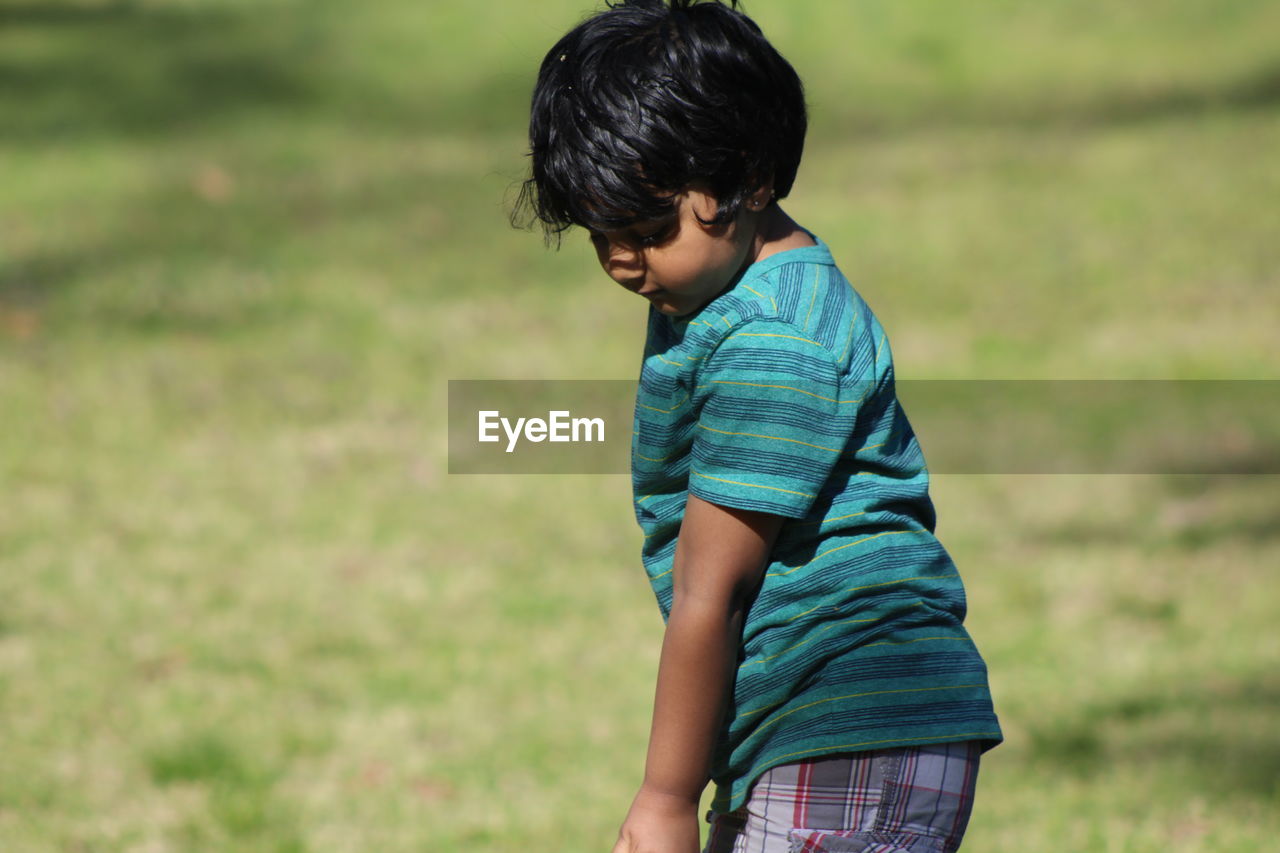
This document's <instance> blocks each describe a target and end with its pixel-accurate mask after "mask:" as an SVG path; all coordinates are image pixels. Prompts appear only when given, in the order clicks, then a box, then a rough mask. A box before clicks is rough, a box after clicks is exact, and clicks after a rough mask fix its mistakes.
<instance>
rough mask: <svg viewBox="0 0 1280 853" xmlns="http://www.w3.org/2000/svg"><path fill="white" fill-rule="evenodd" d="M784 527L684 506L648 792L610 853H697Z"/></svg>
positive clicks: (711, 507)
mask: <svg viewBox="0 0 1280 853" xmlns="http://www.w3.org/2000/svg"><path fill="white" fill-rule="evenodd" d="M783 521H784V519H783V518H782V517H781V516H777V515H769V514H767V513H760V512H748V511H746V510H738V509H729V508H726V507H722V506H718V505H716V504H712V503H707V502H706V501H704V500H701V499H700V498H697V497H695V496H693V495H690V496H689V499H688V503H687V504H686V506H685V514H684V521H683V523H682V525H681V527H680V538H679V540H678V541H677V543H676V553H675V562H674V568H673V572H672V583H673V585H674V596H673V599H672V604H671V613H670V615H669V617H668V619H667V630H666V635H665V636H664V638H663V641H662V657H661V659H660V662H659V664H658V687H657V692H656V695H655V698H654V710H653V728H652V731H651V732H650V735H649V754H648V758H647V760H646V763H645V775H644V784H643V785H642V786H641V788H640V792H639V793H638V794H637V795H636V799H635V801H634V802H633V803H632V806H631V811H630V812H629V813H628V815H627V819H626V821H625V822H624V823H623V826H622V831H621V832H620V834H619V839H618V843H617V845H616V846H615V847H614V851H615V853H696V851H697V849H698V817H697V809H698V799H699V797H700V796H701V794H702V789H703V788H704V787H706V784H707V779H708V776H709V774H710V769H711V757H712V751H713V749H714V748H715V743H716V737H717V735H718V734H719V731H720V726H721V723H722V722H723V716H724V712H725V703H726V700H727V698H728V695H729V690H730V688H731V686H732V684H733V675H734V666H735V663H736V661H737V654H738V643H739V641H740V637H741V632H742V620H743V616H744V614H745V613H746V609H747V607H748V606H749V605H750V597H751V594H752V593H753V592H754V590H755V588H756V586H757V584H758V583H759V581H760V576H761V572H762V570H763V569H764V566H765V564H766V562H767V560H768V556H769V551H770V550H771V549H772V547H773V543H774V540H775V539H776V538H777V535H778V530H779V529H780V528H781V526H782V523H783Z"/></svg>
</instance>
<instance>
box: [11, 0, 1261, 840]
mask: <svg viewBox="0 0 1280 853" xmlns="http://www.w3.org/2000/svg"><path fill="white" fill-rule="evenodd" d="M436 5H438V4H427V5H423V4H413V3H408V2H402V1H401V0H395V2H391V0H388V2H379V3H370V4H342V3H337V2H318V3H311V4H300V3H289V2H271V3H264V4H247V3H217V4H215V3H211V2H192V3H186V4H170V3H160V2H150V3H149V2H133V3H87V2H86V3H71V2H64V3H45V4H34V3H15V2H7V1H6V2H0V163H2V164H3V174H4V192H3V193H0V423H2V424H3V429H0V498H2V502H0V567H2V569H0V720H3V721H4V723H3V725H2V726H0V755H3V757H4V767H5V772H4V773H2V774H0V839H3V840H4V841H3V846H4V849H5V850H6V851H7V850H13V851H18V853H26V851H33V853H43V851H59V853H62V851H66V853H72V851H75V853H85V852H86V851H92V853H99V851H174V852H175V853H179V851H181V852H182V853H185V851H205V850H211V849H216V850H237V851H240V850H244V851H271V852H272V853H283V852H284V851H296V853H302V851H306V853H328V851H357V850H359V851H363V850H370V849H376V850H380V851H399V850H404V851H409V850H413V851H421V850H428V851H437V850H439V851H468V853H473V851H484V853H506V851H524V850H555V851H579V850H581V851H590V850H601V849H607V846H608V844H609V843H610V842H611V839H612V835H613V833H614V831H615V829H616V825H617V822H618V821H619V820H620V818H621V816H622V812H623V810H624V809H625V806H626V804H627V802H628V798H629V796H630V794H631V790H632V788H633V786H634V785H635V783H636V782H637V781H638V776H639V772H640V768H641V763H642V756H643V750H644V739H645V734H646V732H647V725H648V706H649V701H650V696H651V690H652V677H653V674H654V670H655V667H656V657H657V650H658V642H659V638H660V630H661V626H660V620H659V619H658V615H657V611H656V608H655V607H654V605H653V602H652V599H651V595H650V593H649V592H648V589H647V586H646V584H645V581H644V578H643V573H642V572H641V571H640V569H639V560H638V548H639V533H638V530H637V529H636V528H635V527H634V525H633V524H632V523H631V521H630V518H631V509H630V505H629V498H628V492H627V482H626V479H625V478H623V477H568V476H565V477H534V476H524V477H458V476H453V477H451V476H449V475H448V474H447V473H446V460H445V450H446V448H445V442H444V430H445V412H444V407H445V394H446V385H445V383H446V380H448V379H451V378H452V379H461V378H626V377H630V376H633V375H634V374H635V369H636V366H637V364H638V359H639V347H640V343H641V340H642V335H643V310H642V309H643V306H642V305H641V304H640V303H639V302H638V301H637V300H635V298H634V297H633V296H631V295H630V294H627V293H624V292H622V291H621V290H620V289H619V288H615V287H611V286H610V285H609V283H608V282H607V281H605V280H604V279H603V276H602V275H601V274H600V273H599V271H598V269H596V268H594V262H593V261H592V259H591V257H590V253H589V252H588V251H587V250H586V246H585V240H583V241H582V242H581V243H579V242H578V241H579V239H580V238H579V237H576V236H571V237H570V238H569V239H568V240H567V242H566V246H565V248H564V249H563V250H562V251H560V252H559V253H551V252H547V251H545V250H544V249H543V247H542V243H541V240H540V239H539V238H538V237H537V236H536V235H532V234H528V233H524V232H520V231H513V230H510V229H509V228H508V227H507V225H506V219H505V214H506V203H507V201H508V200H509V198H510V189H511V186H512V183H513V182H514V181H515V180H517V179H518V178H519V177H520V176H521V173H522V170H523V168H524V159H523V142H522V125H523V122H524V118H525V117H524V115H523V110H524V102H525V100H526V98H527V93H528V88H529V85H530V83H531V80H532V75H533V72H534V70H535V68H536V64H537V62H538V60H539V59H540V56H541V52H542V51H543V50H544V49H545V48H546V47H547V46H549V45H550V43H551V42H552V41H553V40H554V38H555V37H557V36H558V35H559V34H560V33H561V32H562V31H563V30H564V29H565V28H566V27H568V26H569V25H570V24H571V23H572V22H573V21H574V20H576V17H577V15H578V14H579V13H580V12H581V11H583V10H584V5H585V4H583V3H580V2H567V0H557V2H543V3H523V4H522V3H513V2H508V3H502V4H499V7H498V8H497V9H496V13H495V12H489V13H487V14H486V15H485V16H484V17H483V18H482V17H481V16H480V15H478V14H477V13H476V12H475V11H474V10H467V9H464V8H463V7H461V6H453V7H443V8H434V7H435V6H436ZM749 10H750V11H752V12H753V14H755V15H756V16H757V18H758V20H759V21H760V22H761V24H762V25H763V26H764V28H765V30H766V32H767V33H770V34H771V35H772V36H773V37H774V39H775V41H776V43H777V44H778V45H779V47H780V48H781V49H782V50H783V52H784V53H786V54H787V55H788V56H789V57H790V58H791V59H792V60H793V62H794V63H795V64H796V66H797V67H798V69H799V70H800V72H801V74H802V75H803V76H804V77H805V79H806V82H807V84H808V89H809V97H810V101H811V105H812V113H813V115H812V132H811V136H810V140H809V144H808V151H807V156H806V161H805V164H804V167H803V169H802V171H801V175H800V178H799V180H798V182H797V185H796V189H795V191H794V194H793V199H792V201H791V202H790V204H789V210H790V211H791V212H792V213H794V214H795V215H796V216H797V218H799V219H800V220H801V221H802V222H804V223H805V224H806V225H807V226H808V227H810V228H812V229H814V230H815V231H816V232H818V233H819V234H821V235H822V236H823V238H824V239H825V240H826V241H827V242H828V243H830V244H831V245H832V246H833V248H834V249H835V251H836V254H837V257H838V259H839V260H840V261H841V263H842V266H843V267H844V268H845V270H846V271H847V272H848V273H849V275H850V277H851V278H852V279H853V280H854V282H855V284H856V285H857V286H858V287H859V289H860V290H861V291H862V293H863V294H864V295H865V296H866V297H867V299H868V300H869V301H870V302H871V304H872V305H873V307H875V309H876V311H877V312H878V314H879V315H880V316H881V319H882V320H883V321H884V323H885V325H886V327H887V328H888V329H889V330H890V333H891V335H892V337H893V342H894V349H895V355H896V358H897V366H898V375H899V376H900V377H905V378H923V377H935V378H959V377H973V378H977V377H981V378H992V377H1009V378H1280V360H1278V358H1277V355H1276V348H1275V345H1274V336H1275V326H1276V322H1275V318H1276V316H1277V311H1276V309H1277V307H1278V306H1277V301H1276V295H1275V293H1276V284H1277V281H1276V270H1277V269H1280V248H1277V244H1276V242H1275V240H1274V234H1275V233H1277V232H1280V213H1277V208H1276V205H1275V204H1274V201H1273V200H1274V198H1276V197H1277V195H1278V193H1280V161H1277V159H1276V158H1275V157H1273V156H1269V152H1271V151H1273V150H1275V149H1277V148H1278V147H1280V109H1278V106H1280V77H1278V74H1277V65H1276V61H1275V57H1274V46H1273V41H1274V39H1273V37H1272V34H1273V33H1274V32H1276V29H1277V26H1280V10H1278V9H1277V8H1276V6H1275V4H1269V3H1265V2H1262V0H1257V2H1245V0H1238V2H1227V3H1224V2H1216V3H1210V2H1208V0H1194V2H1193V1H1192V0H1184V2H1174V0H1167V1H1166V2H1155V1H1154V0H1151V2H1143V3H1136V4H1128V5H1123V4H1122V5H1119V6H1117V5H1116V4H1105V3H1101V2H1093V0H1088V2H1070V3H1068V2H1047V3H1040V4H1034V5H1028V4H1019V3H1008V2H1000V3H988V4H982V5H980V6H974V7H972V8H969V7H964V6H958V5H948V6H946V7H945V8H944V7H942V6H939V5H938V4H927V3H923V2H902V0H893V2H891V0H877V2H870V0H865V2H857V3H847V4H838V3H823V2H817V0H811V2H795V3H788V4H786V5H785V8H784V6H783V5H782V4H766V3H764V2H760V0H757V2H755V3H754V4H749ZM592 332H597V333H595V334H593V333H592ZM923 440H924V443H925V450H926V452H927V451H928V448H929V437H928V436H927V435H925V436H923ZM1205 453H1206V454H1208V455H1211V454H1212V453H1213V449H1212V448H1206V449H1205ZM1276 485H1277V484H1276V478H1275V477H1274V476H1270V477H1268V476H1235V477H1224V476H1196V477H1191V476H1181V477H1173V476H1145V477H1137V476H1124V477H1121V476H1097V477H1085V476H1007V477H996V476H942V477H938V478H936V484H935V498H936V502H937V505H938V509H939V516H940V519H941V521H940V528H939V530H940V534H941V535H942V537H943V541H944V542H945V543H946V544H947V545H948V547H949V548H950V549H951V550H952V551H953V553H954V555H955V556H956V559H957V562H958V563H959V564H960V567H961V570H962V572H963V573H964V574H965V577H966V582H967V584H968V588H969V598H970V612H971V616H970V623H969V624H970V627H971V630H972V632H973V633H974V635H975V637H976V638H977V639H978V641H979V644H980V646H981V648H982V649H983V650H984V652H985V653H986V655H987V657H988V662H989V664H990V667H991V673H992V684H993V689H994V690H995V692H996V700H997V708H998V711H999V712H1000V714H1001V718H1002V721H1003V722H1004V724H1005V726H1006V732H1007V735H1008V742H1007V743H1006V744H1005V745H1004V746H1001V747H1000V748H999V749H998V750H996V751H995V752H992V753H990V754H989V756H988V759H987V760H986V763H985V764H984V769H983V774H982V777H981V781H980V796H981V799H980V801H979V804H978V808H977V811H976V813H975V817H974V821H973V824H972V826H971V830H970V838H969V842H968V844H967V845H966V849H972V850H975V851H1025V850H1046V851H1059V850H1089V851H1093V850H1098V851H1138V852H1139V853H1144V852H1145V851H1153V853H1154V851H1162V853H1163V851H1170V850H1173V851H1179V853H1201V851H1203V853H1209V851H1213V853H1219V851H1242V853H1243V851H1248V852H1249V853H1253V851H1257V850H1260V849H1265V848H1266V847H1267V846H1268V845H1269V844H1271V843H1272V839H1273V838H1274V837H1275V836H1276V833H1277V831H1278V830H1280V819H1278V818H1277V817H1276V815H1277V814H1280V809H1277V806H1278V805H1280V786H1278V785H1277V779H1280V773H1278V772H1277V771H1278V770H1280V748H1278V747H1277V744H1280V724H1277V722H1276V720H1275V713H1274V708H1275V707H1276V704H1277V702H1278V701H1280V678H1278V677H1277V674H1276V673H1277V672H1280V667H1278V666H1277V665H1278V664H1280V641H1278V640H1277V639H1276V633H1275V631H1274V630H1273V623H1274V617H1273V613H1274V611H1275V609H1276V605H1277V603H1280V578H1278V577H1277V575H1276V572H1275V571H1274V566H1276V565H1277V558H1278V557H1280V538H1277V536H1276V533H1275V529H1276V528H1275V524H1274V519H1275V518H1276V515H1277V511H1280V498H1278V497H1277V495H1280V490H1277V488H1276Z"/></svg>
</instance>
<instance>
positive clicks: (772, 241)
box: [750, 203, 817, 262]
mask: <svg viewBox="0 0 1280 853" xmlns="http://www.w3.org/2000/svg"><path fill="white" fill-rule="evenodd" d="M815 245H817V244H816V243H814V242H813V238H812V237H810V236H809V234H808V232H807V231H805V230H804V229H803V228H801V227H800V226H799V225H798V224H797V223H796V221H795V220H794V219H792V218H791V217H790V216H788V215H787V213H786V211H784V210H783V209H782V208H781V207H779V206H778V205H777V203H773V204H770V205H769V206H768V207H766V208H765V209H764V210H762V211H760V219H759V221H758V222H757V224H756V233H755V238H754V241H753V243H752V247H751V253H750V257H751V261H752V262H755V261H762V260H764V259H765V258H767V257H769V256H770V255H776V254H778V253H779V252H785V251H787V250H788V249H800V248H803V247H805V246H815Z"/></svg>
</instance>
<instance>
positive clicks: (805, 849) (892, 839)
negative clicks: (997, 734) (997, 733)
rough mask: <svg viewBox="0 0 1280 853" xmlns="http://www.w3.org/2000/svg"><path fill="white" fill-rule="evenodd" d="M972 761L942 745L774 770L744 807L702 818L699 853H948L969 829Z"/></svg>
mask: <svg viewBox="0 0 1280 853" xmlns="http://www.w3.org/2000/svg"><path fill="white" fill-rule="evenodd" d="M981 752H982V750H981V746H980V745H979V744H977V743H943V744H933V745H929V746H918V747H901V748H897V749H881V750H874V751H871V752H855V753H849V754H846V755H833V756H824V757H821V758H816V759H814V760H812V761H804V762H800V763H798V764H785V765H783V766H781V767H775V768H774V769H772V770H769V771H767V772H765V773H764V774H763V775H762V776H761V777H760V778H759V779H758V780H757V781H756V783H755V786H754V787H753V788H752V790H751V796H750V799H749V800H748V801H747V804H746V805H745V806H743V807H742V808H740V809H738V810H737V811H735V812H730V813H728V814H719V813H716V812H710V813H708V815H707V820H708V821H709V822H710V824H711V835H710V837H709V838H708V839H707V846H706V848H705V849H704V853H951V851H953V850H955V849H957V848H958V847H959V846H960V839H961V838H963V837H964V830H965V827H966V826H968V824H969V814H970V812H971V811H972V810H973V790H974V784H975V783H976V782H977V778H978V756H979V755H980V753H981Z"/></svg>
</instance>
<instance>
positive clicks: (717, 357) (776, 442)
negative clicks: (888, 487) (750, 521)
mask: <svg viewBox="0 0 1280 853" xmlns="http://www.w3.org/2000/svg"><path fill="white" fill-rule="evenodd" d="M696 391H697V394H698V395H699V399H700V401H701V406H700V411H699V415H698V421H697V425H696V428H695V431H694V436H693V448H692V458H691V462H690V468H689V492H690V493H691V494H695V495H697V496H698V497H700V498H702V499H703V500H706V501H709V502H711V503H716V504H720V505H722V506H729V507H735V508H738V509H747V510H756V511H760V512H770V513H774V514H776V515H783V516H787V517H790V518H802V517H804V516H805V515H806V514H807V513H808V511H809V508H810V507H811V506H812V504H813V502H814V499H815V498H816V497H817V496H818V493H819V492H820V491H821V489H822V486H823V484H824V483H825V482H826V481H827V479H828V478H829V477H830V476H831V472H832V470H833V469H834V467H835V465H836V462H837V461H838V460H839V459H840V457H841V455H842V454H843V453H844V449H845V445H846V443H847V442H848V440H849V437H850V436H851V435H852V434H853V427H854V422H855V420H856V416H857V408H858V401H857V400H856V399H846V398H845V396H844V395H842V392H841V375H840V370H839V369H838V367H837V365H836V361H835V358H834V356H833V355H832V354H831V352H830V351H829V350H828V349H827V348H826V347H824V346H823V345H822V344H820V343H819V342H817V341H814V340H812V339H810V338H808V337H806V336H805V335H804V332H803V331H801V330H799V329H797V328H796V327H794V326H792V325H790V324H788V323H785V322H780V321H767V320H766V321H761V320H756V321H751V322H748V323H745V324H742V325H741V326H738V327H736V328H734V329H733V330H731V331H730V332H729V333H728V334H727V335H726V336H725V338H724V339H723V340H722V341H721V342H720V344H719V346H718V347H716V348H715V349H714V350H713V351H712V352H711V354H710V355H709V356H708V357H707V359H706V361H705V362H704V364H703V366H702V370H701V372H700V374H699V377H698V383H697V387H696Z"/></svg>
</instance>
